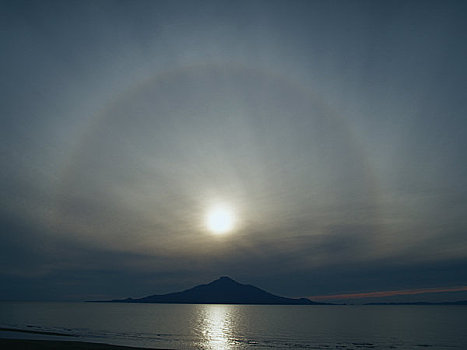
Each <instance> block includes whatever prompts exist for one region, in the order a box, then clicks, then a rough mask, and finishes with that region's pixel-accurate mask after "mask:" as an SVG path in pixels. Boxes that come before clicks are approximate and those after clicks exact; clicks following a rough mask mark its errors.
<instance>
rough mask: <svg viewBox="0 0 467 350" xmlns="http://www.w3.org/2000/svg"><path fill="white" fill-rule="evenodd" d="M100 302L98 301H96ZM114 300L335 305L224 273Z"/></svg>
mask: <svg viewBox="0 0 467 350" xmlns="http://www.w3.org/2000/svg"><path fill="white" fill-rule="evenodd" d="M93 302H98V301H93ZM101 302H112V303H166V304H246V305H331V304H329V303H319V302H315V301H312V300H310V299H307V298H299V299H294V298H286V297H281V296H278V295H274V294H271V293H268V292H266V291H264V290H262V289H260V288H258V287H255V286H252V285H249V284H241V283H238V282H237V281H234V280H233V279H231V278H230V277H227V276H223V277H220V278H218V279H217V280H215V281H212V282H211V283H208V284H201V285H198V286H195V287H193V288H190V289H187V290H184V291H181V292H175V293H168V294H162V295H150V296H147V297H144V298H139V299H133V298H127V299H117V300H104V301H101Z"/></svg>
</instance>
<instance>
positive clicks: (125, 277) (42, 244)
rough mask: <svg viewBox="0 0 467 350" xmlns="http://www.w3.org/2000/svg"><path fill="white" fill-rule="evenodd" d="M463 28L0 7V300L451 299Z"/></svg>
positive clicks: (91, 6)
mask: <svg viewBox="0 0 467 350" xmlns="http://www.w3.org/2000/svg"><path fill="white" fill-rule="evenodd" d="M466 15H467V6H466V3H465V2H464V1H256V0H253V1H1V2H0V16H1V18H0V44H1V47H2V49H1V54H0V76H1V79H0V99H1V103H0V118H1V129H0V144H1V149H2V152H1V155H0V162H1V163H0V169H1V171H0V178H1V181H0V190H1V197H0V198H1V199H0V200H1V206H0V221H1V244H0V300H77V301H78V300H89V299H106V298H121V297H128V296H131V297H142V296H145V295H150V294H163V293H168V292H172V291H177V290H181V289H186V288H189V287H192V286H194V285H197V284H200V283H207V282H210V281H211V280H214V279H216V278H218V277H219V276H223V275H228V276H230V277H231V278H234V279H235V280H237V281H239V282H242V283H248V284H253V285H256V286H258V287H261V288H263V289H266V290H268V291H270V292H273V293H276V294H279V295H284V296H289V297H303V296H310V297H313V296H315V297H317V298H318V299H319V300H331V299H332V300H340V299H342V300H354V299H355V300H356V302H362V301H364V300H366V299H365V298H369V300H370V301H375V298H376V297H377V298H378V300H386V301H407V300H414V299H416V300H428V301H437V300H460V299H467V287H466V286H467V217H466V213H467V162H466V161H465V159H466V151H467V138H466V137H465V130H466V128H467V119H466V115H467V114H466V112H467V108H466V107H467V99H466V91H467V64H466V62H467V60H466V58H467V46H466V43H465V38H466V34H467V22H466V21H465V18H466ZM218 205H224V206H227V207H229V208H231V210H232V212H233V213H234V215H235V225H234V228H233V229H232V230H231V231H230V232H227V233H225V234H217V235H216V234H213V232H210V231H209V230H208V229H207V227H206V222H205V217H206V215H207V213H209V210H210V208H212V207H215V206H218ZM398 291H399V292H398ZM414 291H415V292H414ZM371 293H373V294H371ZM374 293H376V294H374ZM352 295H353V296H352ZM326 296H329V297H326Z"/></svg>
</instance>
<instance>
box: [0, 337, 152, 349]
mask: <svg viewBox="0 0 467 350" xmlns="http://www.w3.org/2000/svg"><path fill="white" fill-rule="evenodd" d="M0 349H5V350H10V349H11V350H59V349H65V350H141V349H143V348H134V347H129V346H117V345H108V344H99V343H87V342H80V341H59V340H29V339H0Z"/></svg>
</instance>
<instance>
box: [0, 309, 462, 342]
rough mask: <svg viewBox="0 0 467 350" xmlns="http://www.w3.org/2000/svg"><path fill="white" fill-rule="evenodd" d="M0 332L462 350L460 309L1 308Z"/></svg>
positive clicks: (70, 337) (104, 338)
mask: <svg viewBox="0 0 467 350" xmlns="http://www.w3.org/2000/svg"><path fill="white" fill-rule="evenodd" d="M0 328H2V330H1V331H0V337H3V338H5V337H9V338H23V339H24V338H26V339H59V340H73V341H90V342H100V343H107V344H115V345H127V346H137V347H146V348H165V349H216V350H217V349H355V350H356V349H467V306H463V305H456V306H455V305H452V306H451V305H449V306H441V305H440V306H438V305H429V306H426V305H425V306H424V305H414V306H409V305H401V306H397V305H381V306H376V305H371V306H370V305H367V306H357V305H345V306H344V305H339V306H337V305H336V306H331V305H306V306H299V305H292V306H285V305H208V304H197V305H192V304H189V305H188V304H185V305H182V304H124V303H123V304H120V303H84V302H83V303H44V302H40V303H39V302H37V303H36V302H2V303H0ZM8 329H17V330H23V331H26V332H16V331H10V330H8ZM45 333H53V334H45Z"/></svg>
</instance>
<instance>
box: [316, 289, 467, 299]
mask: <svg viewBox="0 0 467 350" xmlns="http://www.w3.org/2000/svg"><path fill="white" fill-rule="evenodd" d="M464 291H467V286H457V287H438V288H418V289H401V290H387V291H378V292H359V293H345V294H332V295H315V296H309V297H307V298H309V299H311V300H326V299H361V298H382V297H391V296H396V295H415V294H429V293H447V292H464Z"/></svg>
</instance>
